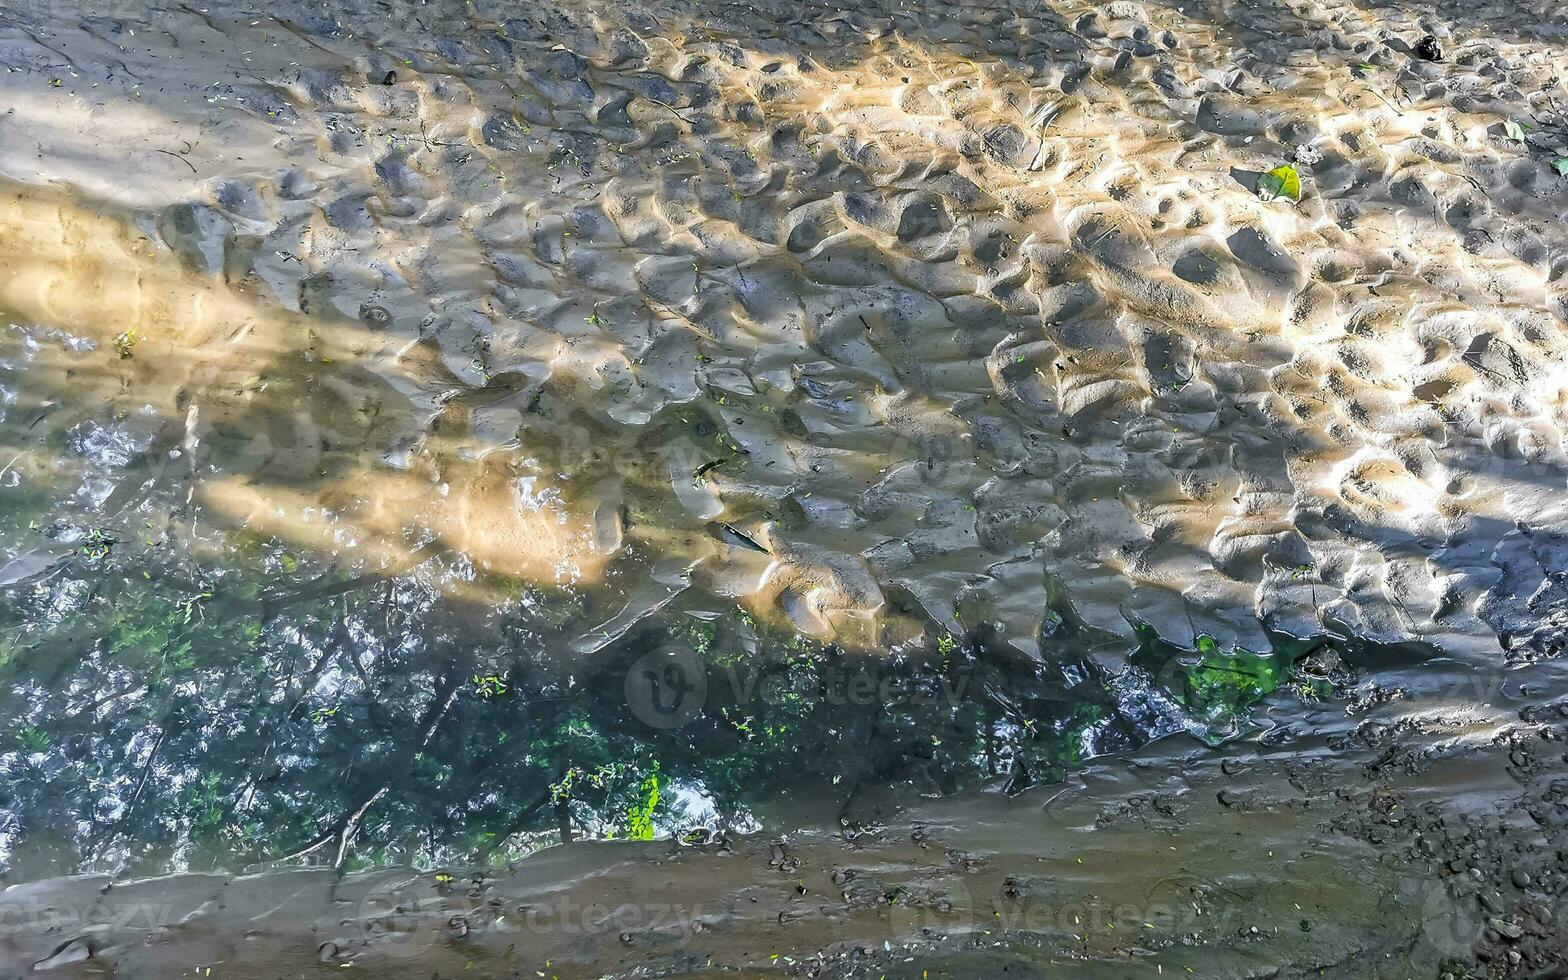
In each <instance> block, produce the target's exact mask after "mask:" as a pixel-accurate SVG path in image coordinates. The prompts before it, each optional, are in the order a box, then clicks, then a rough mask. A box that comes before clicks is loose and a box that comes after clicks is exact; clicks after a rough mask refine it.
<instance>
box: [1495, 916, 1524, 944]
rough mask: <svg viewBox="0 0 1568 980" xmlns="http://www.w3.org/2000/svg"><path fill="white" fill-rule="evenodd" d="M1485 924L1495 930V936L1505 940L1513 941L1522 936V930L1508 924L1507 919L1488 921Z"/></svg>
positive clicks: (1510, 923)
mask: <svg viewBox="0 0 1568 980" xmlns="http://www.w3.org/2000/svg"><path fill="white" fill-rule="evenodd" d="M1486 924H1487V925H1489V926H1491V927H1492V928H1493V929H1496V930H1497V934H1498V935H1499V936H1502V937H1503V938H1505V939H1509V940H1514V939H1518V938H1519V937H1520V936H1522V935H1524V930H1523V929H1521V928H1519V927H1518V926H1516V925H1514V924H1513V923H1512V922H1509V921H1508V920H1507V919H1488V920H1486Z"/></svg>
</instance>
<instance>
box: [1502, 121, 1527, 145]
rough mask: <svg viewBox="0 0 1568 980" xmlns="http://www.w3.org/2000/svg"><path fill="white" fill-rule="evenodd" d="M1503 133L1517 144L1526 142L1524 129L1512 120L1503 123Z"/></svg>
mask: <svg viewBox="0 0 1568 980" xmlns="http://www.w3.org/2000/svg"><path fill="white" fill-rule="evenodd" d="M1503 132H1504V133H1507V134H1508V138H1509V139H1511V140H1513V141H1514V142H1516V143H1523V142H1524V127H1523V126H1521V125H1519V124H1518V123H1516V122H1514V121H1513V120H1512V119H1510V120H1508V121H1507V122H1505V123H1503Z"/></svg>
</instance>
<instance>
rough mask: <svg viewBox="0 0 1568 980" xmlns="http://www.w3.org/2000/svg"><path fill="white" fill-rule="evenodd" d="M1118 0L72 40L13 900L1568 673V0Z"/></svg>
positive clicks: (11, 855)
mask: <svg viewBox="0 0 1568 980" xmlns="http://www.w3.org/2000/svg"><path fill="white" fill-rule="evenodd" d="M1100 6H1101V5H1095V4H1056V5H1047V6H1041V5H1038V4H1032V5H1028V6H1027V7H1020V8H1018V9H1011V8H1007V7H1005V6H1002V7H996V8H990V7H988V8H986V9H983V10H982V9H975V8H969V7H962V6H953V7H949V6H947V5H940V6H936V5H932V6H930V7H921V8H918V9H905V8H902V7H900V8H891V7H890V8H886V9H883V8H872V7H865V6H855V7H854V8H853V9H847V10H839V9H837V8H830V7H826V6H820V7H819V6H802V5H789V6H788V7H787V8H785V7H781V8H779V9H777V10H762V9H753V8H745V9H741V8H735V9H728V8H726V9H725V10H724V11H723V14H724V16H722V17H720V16H718V12H717V11H713V10H695V9H691V8H688V7H685V6H682V5H668V6H666V5H659V4H639V5H635V6H633V7H623V6H619V5H618V6H617V7H616V8H614V9H601V8H599V7H597V6H594V5H586V4H566V5H563V6H561V7H554V6H549V7H538V8H531V9H529V10H522V9H513V8H512V7H511V6H507V5H499V6H496V7H494V8H493V9H492V8H491V7H490V6H489V5H478V6H472V5H470V6H466V7H465V6H461V5H455V4H447V5H442V4H391V5H375V4H354V5H349V6H348V7H346V8H344V9H342V10H339V11H337V12H336V13H334V14H323V13H321V12H319V11H315V10H314V9H313V8H312V9H306V6H305V5H289V4H282V5H275V6H274V8H273V9H269V11H268V12H266V13H258V12H254V11H249V10H245V9H241V8H240V7H239V6H238V5H229V4H216V5H212V6H211V7H209V8H204V9H202V10H196V9H193V8H190V7H183V6H169V7H167V8H165V7H163V6H161V5H154V6H151V7H148V8H146V9H142V8H138V9H137V10H134V11H130V10H118V9H117V10H113V11H102V10H97V9H94V8H93V7H92V5H87V6H86V7H84V8H82V9H80V10H78V9H75V8H71V7H68V6H51V7H50V8H47V9H46V8H43V7H39V8H30V7H27V6H25V5H24V6H21V7H18V8H17V10H16V12H15V16H14V18H13V19H11V20H10V21H9V22H7V23H4V24H0V56H3V58H4V60H5V62H6V63H7V64H8V65H9V66H11V67H12V68H13V70H12V71H11V72H10V73H8V74H6V75H5V76H3V77H0V88H3V89H4V92H5V94H6V95H7V97H8V98H9V104H8V112H7V113H6V114H5V115H4V116H3V117H0V126H3V127H4V130H3V143H0V256H3V259H0V488H3V497H0V588H3V589H4V590H5V591H4V593H3V602H0V716H4V717H7V718H12V719H15V720H16V723H15V724H14V725H13V726H12V728H13V730H12V731H11V732H10V734H9V735H8V738H9V742H8V743H6V744H4V745H3V746H0V792H3V794H4V795H3V796H0V873H3V875H4V880H5V881H7V882H8V883H16V882H28V881H33V880H36V879H41V878H47V877H51V876H60V875H70V874H77V873H84V872H97V873H105V874H110V875H117V876H122V877H138V876H146V875H155V874H161V873H165V872H170V871H178V872H194V871H213V870H222V871H228V872H234V871H240V870H245V869H252V870H276V869H278V868H281V867H285V866H289V865H293V864H297V863H306V864H311V865H324V866H328V867H332V868H337V869H341V870H353V869H362V868H370V867H381V866H395V865H413V866H416V867H420V868H426V869H432V868H441V867H447V866H456V865H460V864H462V865H477V866H492V867H500V866H503V865H504V863H505V862H506V861H508V860H511V859H516V858H519V857H521V856H522V855H525V854H528V853H531V852H533V851H536V850H537V849H539V848H541V847H543V846H545V845H547V844H552V843H558V842H563V841H571V840H580V839H583V838H606V837H615V838H619V839H626V838H632V839H648V838H653V837H661V838H662V837H675V838H681V837H683V836H684V835H688V834H692V833H697V834H699V835H712V834H718V833H729V834H736V835H742V834H748V833H755V832H757V831H759V830H770V831H772V830H777V829H779V828H785V827H817V828H821V827H834V828H845V827H847V828H852V829H853V828H859V827H863V826H874V825H876V824H878V823H879V822H881V821H883V820H885V819H888V818H889V814H892V813H897V812H900V808H901V807H902V806H905V805H907V804H908V802H909V801H911V800H920V799H931V798H939V797H952V796H957V797H959V798H961V799H969V798H976V799H978V797H972V796H969V795H966V794H974V793H976V792H979V791H981V790H993V791H997V792H1000V793H1002V794H1004V795H1006V796H1014V795H1017V794H1020V793H1023V792H1024V791H1026V790H1028V789H1030V788H1031V787H1039V786H1041V785H1042V784H1055V783H1060V782H1061V781H1063V780H1064V779H1068V778H1069V777H1070V776H1072V774H1074V773H1077V772H1079V771H1081V770H1082V769H1083V768H1084V767H1085V765H1086V764H1088V763H1089V761H1090V760H1093V759H1096V758H1098V757H1101V756H1106V755H1112V754H1118V753H1126V752H1130V751H1133V750H1136V749H1138V748H1140V747H1142V746H1145V745H1147V744H1148V743H1150V742H1152V741H1154V740H1157V739H1160V738H1164V737H1167V736H1176V737H1177V738H1180V739H1188V738H1189V737H1190V738H1195V739H1196V741H1195V742H1192V743H1191V744H1192V745H1194V746H1209V747H1212V746H1218V745H1220V744H1222V743H1226V742H1231V741H1237V740H1241V741H1252V742H1255V743H1256V744H1260V745H1266V746H1271V747H1275V748H1278V747H1279V746H1282V745H1290V744H1292V742H1293V740H1294V739H1297V738H1300V737H1302V736H1303V735H1304V734H1309V733H1310V734H1315V735H1317V736H1319V737H1326V735H1327V733H1329V732H1333V731H1337V730H1339V728H1340V727H1343V726H1345V725H1347V724H1349V723H1348V722H1347V720H1346V719H1347V717H1353V716H1354V715H1355V714H1356V713H1359V712H1363V711H1367V710H1371V709H1374V708H1377V707H1379V706H1384V705H1387V704H1390V703H1392V702H1397V701H1399V700H1401V699H1404V698H1413V699H1414V700H1416V701H1418V702H1421V703H1422V704H1423V705H1425V706H1426V707H1428V708H1430V707H1431V706H1432V705H1433V704H1436V705H1438V706H1440V707H1449V708H1451V707H1455V706H1457V707H1459V708H1462V709H1463V711H1464V712H1466V713H1467V714H1466V717H1467V718H1468V719H1469V720H1470V722H1472V723H1475V724H1484V723H1487V722H1489V721H1496V719H1498V718H1500V717H1502V716H1503V715H1504V714H1506V713H1508V712H1512V711H1514V710H1515V708H1514V707H1513V701H1512V700H1510V697H1508V696H1505V690H1506V689H1508V688H1509V687H1510V685H1511V684H1512V685H1515V686H1517V676H1516V675H1515V674H1514V673H1510V671H1525V670H1529V671H1532V672H1531V673H1530V674H1529V677H1530V678H1531V680H1532V682H1533V683H1535V684H1536V687H1535V690H1536V692H1537V695H1539V693H1540V692H1541V691H1542V690H1543V689H1544V690H1546V691H1548V692H1549V691H1551V690H1554V689H1556V685H1558V683H1559V680H1560V679H1559V678H1558V677H1557V676H1556V671H1555V667H1554V661H1555V658H1556V657H1557V656H1558V655H1559V654H1560V653H1561V652H1562V649H1563V647H1564V632H1563V631H1564V628H1565V627H1564V624H1565V623H1568V589H1565V588H1564V585H1563V582H1564V580H1565V579H1564V577H1565V576H1568V550H1565V547H1568V546H1565V545H1564V543H1563V542H1564V538H1563V534H1564V532H1565V530H1568V528H1565V525H1568V521H1565V514H1568V511H1565V508H1568V497H1565V495H1564V493H1563V491H1564V489H1565V472H1568V457H1565V455H1564V447H1563V443H1562V435H1561V433H1562V425H1563V423H1564V421H1565V419H1564V411H1565V406H1568V400H1565V393H1568V375H1565V374H1564V368H1563V364H1564V363H1565V361H1568V358H1565V355H1568V343H1565V341H1564V339H1563V324H1564V320H1565V309H1568V306H1565V300H1564V297H1565V295H1568V294H1565V293H1564V288H1563V283H1562V275H1563V273H1564V271H1565V270H1568V248H1565V243H1564V236H1563V229H1562V225H1561V222H1560V221H1556V220H1551V216H1553V215H1556V214H1558V213H1560V212H1561V211H1562V210H1563V207H1564V204H1565V202H1568V194H1565V187H1564V181H1563V180H1562V178H1560V177H1559V176H1557V175H1556V173H1554V171H1553V169H1552V167H1553V164H1552V160H1553V159H1554V153H1555V152H1556V151H1555V150H1554V149H1553V147H1554V146H1555V143H1554V142H1553V141H1554V140H1559V139H1561V138H1562V136H1561V134H1559V133H1558V131H1557V130H1556V129H1554V128H1552V125H1550V124H1545V123H1543V124H1541V128H1540V131H1539V132H1538V134H1537V135H1535V136H1534V137H1533V139H1534V142H1530V141H1526V142H1524V143H1520V142H1518V141H1516V140H1513V139H1511V138H1510V137H1508V136H1507V135H1506V134H1505V133H1502V132H1501V128H1502V121H1503V120H1505V119H1513V118H1524V116H1525V114H1526V113H1527V112H1528V113H1533V115H1532V116H1531V118H1535V119H1537V120H1538V121H1539V120H1541V119H1543V118H1546V119H1550V118H1552V117H1551V115H1550V113H1551V112H1552V111H1554V110H1553V109H1552V107H1553V106H1554V105H1555V104H1556V103H1555V102H1554V100H1555V99H1556V98H1558V97H1559V96H1561V95H1563V93H1562V92H1561V84H1560V82H1559V81H1558V78H1559V77H1562V73H1563V71H1564V69H1568V66H1565V65H1564V64H1563V63H1562V54H1561V48H1560V47H1554V46H1553V45H1552V44H1551V43H1550V42H1549V40H1548V39H1550V38H1551V37H1553V36H1559V35H1560V28H1561V25H1560V24H1559V23H1558V22H1557V20H1554V19H1553V17H1554V16H1555V15H1554V14H1552V13H1551V12H1550V11H1548V10H1546V9H1545V8H1544V7H1543V8H1542V9H1541V10H1533V9H1531V8H1528V7H1522V8H1519V9H1518V10H1517V11H1515V12H1514V13H1513V14H1511V15H1509V16H1507V17H1502V18H1501V19H1497V20H1496V22H1495V23H1494V24H1491V25H1489V26H1488V28H1487V29H1483V28H1481V27H1478V26H1477V25H1476V24H1475V23H1472V22H1471V21H1470V20H1469V19H1467V18H1469V15H1468V14H1467V13H1466V12H1465V11H1464V10H1460V9H1457V8H1455V9H1450V8H1449V7H1440V8H1433V9H1431V10H1428V9H1427V8H1425V7H1422V8H1421V9H1419V10H1413V11H1405V10H1402V9H1401V10H1391V9H1383V8H1377V7H1375V6H1338V7H1335V8H1332V9H1329V8H1325V7H1320V6H1317V5H1314V4H1307V5H1303V6H1301V7H1297V8H1286V7H1284V6H1273V5H1263V4H1259V5H1250V4H1215V5H1211V6H1206V5H1198V4H1194V5H1190V7H1184V8H1181V9H1176V8H1173V7H1168V6H1165V5H1162V4H1131V3H1119V4H1112V5H1109V6H1108V7H1106V8H1105V9H1104V10H1100V9H1099V7H1100ZM1537 6H1540V5H1537ZM1559 19H1560V18H1559ZM1433 25H1442V30H1443V36H1444V37H1445V38H1447V39H1448V41H1447V43H1448V46H1449V55H1448V58H1447V60H1446V61H1445V62H1444V63H1442V64H1441V65H1437V64H1434V63H1428V62H1423V61H1421V60H1420V59H1417V58H1412V57H1411V55H1410V49H1409V43H1408V42H1409V41H1411V40H1412V39H1413V38H1415V37H1419V35H1420V33H1422V32H1424V31H1426V30H1432V29H1434V26H1433ZM1393 32H1399V34H1398V36H1395V34H1394V33H1393ZM1407 35H1408V37H1407ZM1562 152H1563V154H1565V155H1568V143H1565V144H1564V149H1563V151H1562ZM1292 159H1294V160H1296V161H1297V162H1298V166H1299V167H1300V169H1301V171H1302V173H1303V174H1304V176H1305V178H1306V194H1305V196H1304V198H1303V200H1302V201H1300V202H1299V203H1296V204H1294V205H1292V204H1290V203H1288V202H1278V201H1276V202H1272V203H1266V202H1263V201H1260V199H1259V197H1258V195H1257V194H1256V181H1257V178H1258V176H1259V175H1260V174H1261V173H1263V172H1265V171H1267V170H1269V169H1270V168H1271V167H1273V166H1276V165H1277V164H1279V163H1281V162H1283V161H1286V160H1292ZM1459 678H1468V679H1471V680H1472V681H1473V685H1472V687H1469V688H1460V687H1456V686H1455V685H1456V684H1457V683H1458V680H1457V679H1459ZM1543 684H1544V688H1543V686H1542V685H1543ZM1183 744H1187V743H1183Z"/></svg>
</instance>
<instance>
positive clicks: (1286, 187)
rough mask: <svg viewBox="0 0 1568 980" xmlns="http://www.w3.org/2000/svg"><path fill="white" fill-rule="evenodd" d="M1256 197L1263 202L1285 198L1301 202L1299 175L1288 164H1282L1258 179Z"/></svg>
mask: <svg viewBox="0 0 1568 980" xmlns="http://www.w3.org/2000/svg"><path fill="white" fill-rule="evenodd" d="M1258 197H1260V198H1262V199H1263V200H1265V201H1272V200H1274V199H1275V198H1279V197H1287V198H1289V199H1291V200H1292V201H1299V200H1301V174H1299V173H1297V172H1296V168H1295V167H1292V166H1291V165H1290V164H1288V163H1286V164H1282V165H1281V166H1278V167H1275V168H1274V169H1273V170H1270V171H1269V172H1268V173H1266V174H1264V175H1263V176H1261V177H1259V178H1258Z"/></svg>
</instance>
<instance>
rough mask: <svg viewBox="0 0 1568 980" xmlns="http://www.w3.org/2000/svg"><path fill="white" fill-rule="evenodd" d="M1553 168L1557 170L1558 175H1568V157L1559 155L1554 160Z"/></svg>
mask: <svg viewBox="0 0 1568 980" xmlns="http://www.w3.org/2000/svg"><path fill="white" fill-rule="evenodd" d="M1552 169H1553V170H1555V171H1557V174H1558V176H1560V177H1568V157H1558V158H1557V159H1556V160H1553V161H1552Z"/></svg>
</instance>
